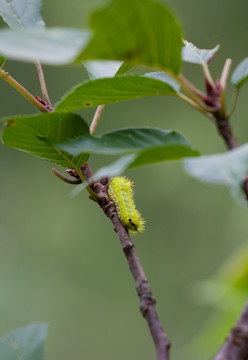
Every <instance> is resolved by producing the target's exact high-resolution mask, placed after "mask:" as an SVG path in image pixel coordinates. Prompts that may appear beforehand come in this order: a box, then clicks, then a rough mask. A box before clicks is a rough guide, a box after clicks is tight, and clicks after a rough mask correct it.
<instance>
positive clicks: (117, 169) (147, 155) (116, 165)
mask: <svg viewBox="0 0 248 360" xmlns="http://www.w3.org/2000/svg"><path fill="white" fill-rule="evenodd" d="M55 145H56V146H57V147H59V148H60V149H61V150H63V151H66V152H68V153H71V154H78V153H80V151H89V152H91V153H94V154H103V155H124V156H122V157H120V158H119V159H118V160H116V161H115V162H113V163H111V164H110V165H108V166H105V167H103V168H101V169H99V170H98V171H97V172H96V173H95V175H94V176H93V178H92V181H96V180H98V179H99V178H100V177H101V176H109V177H113V176H118V175H120V174H123V173H124V172H125V171H126V170H128V169H130V168H134V167H138V166H143V165H150V164H154V163H158V162H162V161H172V160H179V159H182V158H183V157H186V156H198V155H199V152H198V151H196V150H193V149H192V148H191V147H190V144H189V143H188V141H187V140H186V139H185V138H184V137H183V136H182V135H181V134H179V133H178V132H176V131H166V130H162V129H154V128H126V129H121V130H117V131H111V132H109V133H106V134H103V135H101V136H98V137H95V136H85V137H82V138H79V139H75V140H73V141H71V142H69V143H65V144H55ZM85 186H86V185H85V184H84V183H83V184H80V185H78V186H77V187H76V188H75V189H74V190H73V191H72V196H76V195H77V194H79V193H80V192H81V191H82V190H83V189H85Z"/></svg>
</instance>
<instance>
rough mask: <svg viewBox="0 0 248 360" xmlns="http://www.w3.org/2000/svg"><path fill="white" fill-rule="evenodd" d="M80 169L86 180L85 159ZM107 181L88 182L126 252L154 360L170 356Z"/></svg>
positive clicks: (135, 255) (88, 176) (138, 261)
mask: <svg viewBox="0 0 248 360" xmlns="http://www.w3.org/2000/svg"><path fill="white" fill-rule="evenodd" d="M81 171H82V174H83V176H84V178H85V179H86V180H88V179H90V178H91V177H92V176H93V172H92V170H91V169H90V167H89V165H88V163H85V164H84V165H83V166H82V168H81ZM107 185H108V179H107V178H102V179H101V180H100V182H95V183H93V184H89V186H90V187H91V189H92V190H93V191H94V192H95V193H96V194H97V195H98V196H99V197H100V201H99V205H100V207H101V208H102V210H103V211H104V213H105V215H106V216H107V217H109V218H110V220H111V221H112V224H113V225H114V230H115V232H116V233H117V235H118V237H119V239H120V242H121V246H122V250H123V252H124V254H125V256H126V259H127V262H128V265H129V269H130V271H131V273H132V276H133V279H134V281H135V285H136V290H137V294H138V296H139V298H140V310H141V313H142V315H143V316H144V318H145V319H146V321H147V323H148V326H149V329H150V332H151V335H152V338H153V341H154V344H155V348H156V352H157V360H169V349H170V346H171V344H170V341H169V339H168V337H167V336H166V334H165V333H164V331H163V328H162V326H161V324H160V321H159V318H158V314H157V312H156V309H155V303H156V301H155V299H154V297H153V295H152V292H151V288H150V286H149V283H148V281H147V278H146V275H145V273H144V270H143V268H142V265H141V263H140V260H139V258H138V256H137V253H136V250H135V247H134V244H133V243H132V240H131V238H130V236H129V233H128V231H127V229H126V228H125V227H123V225H122V224H121V222H120V220H119V218H118V216H117V212H116V208H115V205H114V203H113V202H112V201H111V200H110V199H109V197H108V195H107Z"/></svg>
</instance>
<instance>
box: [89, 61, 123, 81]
mask: <svg viewBox="0 0 248 360" xmlns="http://www.w3.org/2000/svg"><path fill="white" fill-rule="evenodd" d="M121 65H122V61H108V60H104V61H86V62H84V66H85V68H86V70H87V72H88V75H89V78H90V79H91V80H94V79H101V78H105V77H113V76H115V74H116V73H117V71H118V70H119V68H120V67H121Z"/></svg>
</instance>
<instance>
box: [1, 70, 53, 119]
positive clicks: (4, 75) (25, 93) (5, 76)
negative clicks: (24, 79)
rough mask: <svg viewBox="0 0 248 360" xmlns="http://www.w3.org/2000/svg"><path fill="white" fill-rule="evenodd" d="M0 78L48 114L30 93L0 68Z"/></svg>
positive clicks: (47, 110)
mask: <svg viewBox="0 0 248 360" xmlns="http://www.w3.org/2000/svg"><path fill="white" fill-rule="evenodd" d="M0 77H1V78H2V79H3V80H5V81H6V82H7V83H9V84H10V85H11V86H13V88H15V89H16V90H17V91H19V93H21V94H22V95H23V96H24V97H25V98H26V99H27V100H28V101H29V102H31V104H32V105H34V106H35V107H36V108H37V109H38V110H39V111H41V112H49V111H50V110H49V109H47V108H46V107H45V106H44V105H43V104H41V103H40V102H39V101H38V100H37V99H36V98H35V97H34V96H33V95H32V94H30V92H29V91H28V90H27V89H25V88H24V87H23V86H22V85H21V84H19V83H18V82H17V81H16V80H15V79H14V78H13V77H12V76H10V74H9V73H8V72H6V71H4V70H3V69H2V68H0Z"/></svg>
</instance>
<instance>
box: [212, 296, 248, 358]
mask: <svg viewBox="0 0 248 360" xmlns="http://www.w3.org/2000/svg"><path fill="white" fill-rule="evenodd" d="M247 357H248V300H247V301H246V303H245V306H244V308H243V310H242V312H241V314H240V316H239V318H238V320H237V322H236V324H235V325H234V326H233V328H232V329H231V331H230V333H229V335H228V336H227V338H226V340H225V342H224V344H223V345H222V347H221V348H220V350H219V352H218V353H217V354H216V355H215V357H214V358H213V360H231V359H233V360H247Z"/></svg>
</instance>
